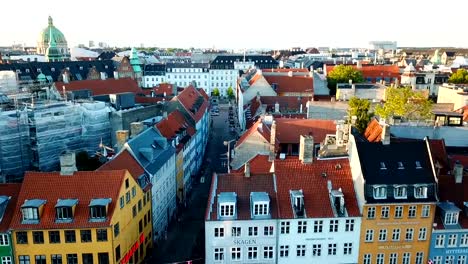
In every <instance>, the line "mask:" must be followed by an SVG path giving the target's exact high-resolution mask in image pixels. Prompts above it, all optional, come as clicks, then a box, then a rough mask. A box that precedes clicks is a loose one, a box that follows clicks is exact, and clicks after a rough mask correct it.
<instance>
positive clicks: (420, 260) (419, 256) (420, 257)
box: [415, 252, 424, 264]
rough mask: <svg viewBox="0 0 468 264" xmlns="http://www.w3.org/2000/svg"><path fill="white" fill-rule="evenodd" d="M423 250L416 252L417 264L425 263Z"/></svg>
mask: <svg viewBox="0 0 468 264" xmlns="http://www.w3.org/2000/svg"><path fill="white" fill-rule="evenodd" d="M423 256H424V253H423V252H416V261H415V262H416V264H422V263H423Z"/></svg>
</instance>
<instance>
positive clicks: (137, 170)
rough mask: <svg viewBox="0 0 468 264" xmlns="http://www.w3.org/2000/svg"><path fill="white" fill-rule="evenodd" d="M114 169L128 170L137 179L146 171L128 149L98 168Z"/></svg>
mask: <svg viewBox="0 0 468 264" xmlns="http://www.w3.org/2000/svg"><path fill="white" fill-rule="evenodd" d="M112 170H128V172H130V174H131V175H132V176H133V178H134V179H135V180H137V179H138V177H139V176H141V175H142V174H143V173H145V170H144V169H143V167H142V166H141V165H140V163H138V161H137V160H136V159H135V158H134V157H133V156H132V154H130V152H128V150H126V149H124V150H123V151H122V152H120V153H119V154H117V156H115V157H114V158H113V159H111V160H109V161H108V162H106V163H104V164H103V165H102V166H101V167H99V168H98V169H97V171H112Z"/></svg>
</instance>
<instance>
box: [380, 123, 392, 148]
mask: <svg viewBox="0 0 468 264" xmlns="http://www.w3.org/2000/svg"><path fill="white" fill-rule="evenodd" d="M381 141H382V144H383V145H389V144H390V126H389V125H387V124H385V123H384V124H382V135H381Z"/></svg>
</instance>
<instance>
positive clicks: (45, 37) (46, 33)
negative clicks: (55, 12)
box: [38, 16, 67, 46]
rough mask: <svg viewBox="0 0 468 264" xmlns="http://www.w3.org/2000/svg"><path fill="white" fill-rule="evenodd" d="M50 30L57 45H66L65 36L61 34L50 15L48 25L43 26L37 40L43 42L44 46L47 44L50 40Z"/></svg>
mask: <svg viewBox="0 0 468 264" xmlns="http://www.w3.org/2000/svg"><path fill="white" fill-rule="evenodd" d="M51 32H52V34H53V37H54V40H55V43H57V45H58V46H61V45H62V44H63V45H66V44H67V40H66V39H65V36H64V35H63V33H62V31H60V30H59V29H58V28H56V27H55V26H54V23H53V20H52V17H50V16H49V25H48V26H47V27H46V28H44V29H43V30H42V31H41V34H40V35H39V39H38V42H39V43H43V44H44V46H47V44H48V43H49V42H50V33H51Z"/></svg>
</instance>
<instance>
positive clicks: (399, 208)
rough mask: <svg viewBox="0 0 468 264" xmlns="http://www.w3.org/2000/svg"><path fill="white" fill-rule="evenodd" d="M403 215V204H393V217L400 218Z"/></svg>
mask: <svg viewBox="0 0 468 264" xmlns="http://www.w3.org/2000/svg"><path fill="white" fill-rule="evenodd" d="M402 217H403V206H401V205H398V206H395V218H402Z"/></svg>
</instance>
